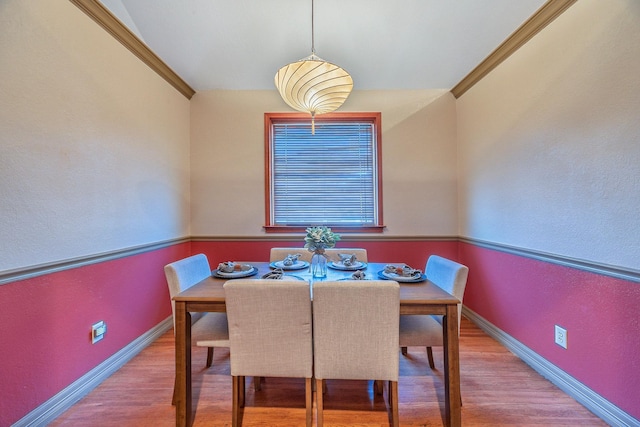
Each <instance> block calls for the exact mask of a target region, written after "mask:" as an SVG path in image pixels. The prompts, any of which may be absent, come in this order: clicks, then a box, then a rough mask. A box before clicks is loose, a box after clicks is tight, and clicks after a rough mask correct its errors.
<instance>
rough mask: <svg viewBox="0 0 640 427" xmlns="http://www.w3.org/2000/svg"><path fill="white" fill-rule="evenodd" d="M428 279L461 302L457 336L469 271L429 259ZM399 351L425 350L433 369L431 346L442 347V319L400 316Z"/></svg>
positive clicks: (436, 317)
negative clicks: (420, 348)
mask: <svg viewBox="0 0 640 427" xmlns="http://www.w3.org/2000/svg"><path fill="white" fill-rule="evenodd" d="M425 274H426V276H427V279H428V280H429V281H431V282H433V283H434V284H436V285H437V286H439V287H440V288H442V289H443V290H445V291H447V292H448V293H450V294H451V295H453V296H454V297H456V298H457V299H459V300H460V304H458V335H459V334H460V320H461V317H462V298H463V297H464V290H465V287H466V286H467V276H468V274H469V268H468V267H467V266H465V265H462V264H459V263H457V262H455V261H452V260H450V259H447V258H443V257H441V256H438V255H431V256H430V257H429V259H428V260H427V265H426V267H425ZM399 342H400V347H401V349H402V354H403V355H406V354H407V347H412V346H419V347H426V348H427V357H428V359H429V366H430V367H431V369H435V364H434V361H433V350H432V347H434V346H442V345H443V338H442V316H438V315H403V316H400V340H399Z"/></svg>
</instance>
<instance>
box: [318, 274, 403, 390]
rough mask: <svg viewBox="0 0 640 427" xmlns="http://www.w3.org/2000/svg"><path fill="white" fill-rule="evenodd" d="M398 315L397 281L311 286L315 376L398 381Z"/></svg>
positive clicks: (322, 283)
mask: <svg viewBox="0 0 640 427" xmlns="http://www.w3.org/2000/svg"><path fill="white" fill-rule="evenodd" d="M399 315H400V287H399V285H398V283H397V282H394V281H388V280H344V281H336V282H331V281H327V282H316V283H314V284H313V336H314V338H313V344H314V363H315V364H314V370H315V376H316V378H317V379H353V380H370V379H376V380H385V381H397V380H398V363H399V361H398V333H399Z"/></svg>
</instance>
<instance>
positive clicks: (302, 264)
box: [269, 260, 309, 270]
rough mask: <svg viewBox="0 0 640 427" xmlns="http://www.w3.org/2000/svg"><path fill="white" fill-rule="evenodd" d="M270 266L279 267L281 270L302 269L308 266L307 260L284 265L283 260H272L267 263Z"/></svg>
mask: <svg viewBox="0 0 640 427" xmlns="http://www.w3.org/2000/svg"><path fill="white" fill-rule="evenodd" d="M269 267H271V268H281V269H283V270H302V269H303V268H307V267H309V263H308V262H307V261H300V260H298V261H296V262H295V263H294V264H292V265H284V261H274V262H272V263H271V264H269Z"/></svg>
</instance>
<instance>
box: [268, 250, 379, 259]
mask: <svg viewBox="0 0 640 427" xmlns="http://www.w3.org/2000/svg"><path fill="white" fill-rule="evenodd" d="M295 254H300V258H298V259H299V260H301V261H307V262H311V257H312V256H313V252H309V250H307V248H271V253H270V254H269V262H274V261H282V260H283V259H285V258H286V256H287V255H295ZM325 254H326V255H327V257H328V258H329V260H331V261H339V260H340V256H339V255H338V254H354V255H355V256H356V259H357V260H358V261H362V262H368V257H367V250H366V249H362V248H329V249H325Z"/></svg>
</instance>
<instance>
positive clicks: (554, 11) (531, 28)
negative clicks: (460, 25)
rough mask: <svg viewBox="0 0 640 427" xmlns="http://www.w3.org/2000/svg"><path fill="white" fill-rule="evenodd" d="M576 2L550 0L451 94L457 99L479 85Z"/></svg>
mask: <svg viewBox="0 0 640 427" xmlns="http://www.w3.org/2000/svg"><path fill="white" fill-rule="evenodd" d="M575 2H576V0H549V1H547V2H546V3H545V4H544V5H543V6H542V7H541V8H540V9H538V10H537V11H536V13H534V14H533V15H532V16H531V17H530V18H529V19H527V20H526V21H525V22H524V23H523V24H522V25H521V26H520V27H519V28H518V29H517V30H516V31H515V32H514V33H513V34H511V35H510V36H509V37H508V38H507V39H506V40H505V41H504V42H502V44H501V45H500V46H498V47H497V48H496V49H495V50H494V51H493V52H491V53H490V54H489V56H487V58H485V60H484V61H482V62H481V63H480V64H479V65H478V66H477V67H476V68H474V69H473V70H472V71H471V72H470V73H469V74H467V75H466V77H465V78H463V79H462V80H461V81H460V83H458V84H457V85H455V86H454V87H453V89H451V93H452V94H453V96H454V97H455V98H456V99H457V98H460V97H461V96H462V95H463V94H464V93H465V92H466V91H468V90H469V89H471V88H472V87H473V85H475V84H476V83H478V82H479V81H480V80H482V78H484V76H486V75H487V74H489V72H491V70H493V69H494V68H496V67H497V66H498V65H500V64H501V63H502V62H503V61H504V60H505V59H507V58H508V57H509V56H511V54H512V53H514V52H515V51H517V50H518V49H520V47H521V46H523V45H524V44H525V43H526V42H528V41H529V40H530V39H531V38H533V36H535V35H536V34H538V33H539V32H540V31H542V29H543V28H544V27H546V26H547V25H549V24H550V23H551V22H553V21H554V20H555V19H556V18H557V17H558V16H560V15H561V14H562V13H563V12H564V11H565V10H567V9H568V8H569V7H570V6H571V5H572V4H573V3H575Z"/></svg>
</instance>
